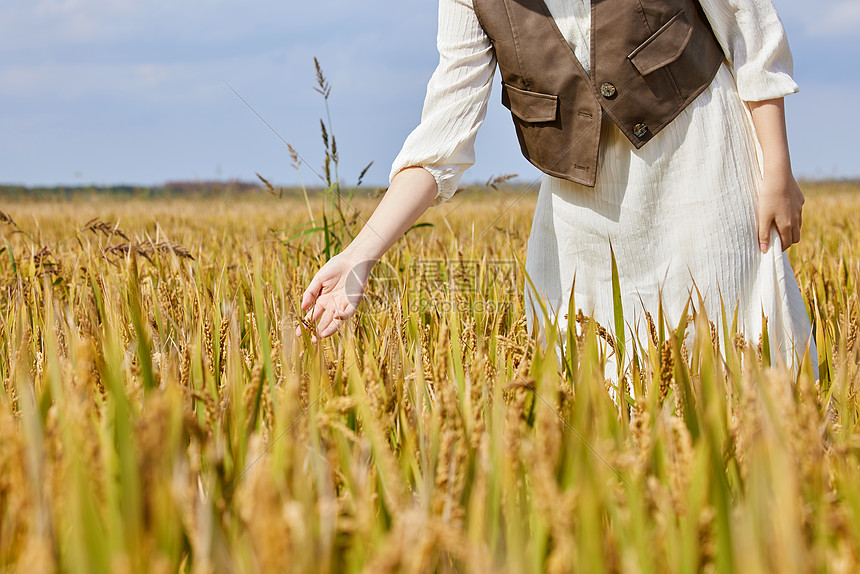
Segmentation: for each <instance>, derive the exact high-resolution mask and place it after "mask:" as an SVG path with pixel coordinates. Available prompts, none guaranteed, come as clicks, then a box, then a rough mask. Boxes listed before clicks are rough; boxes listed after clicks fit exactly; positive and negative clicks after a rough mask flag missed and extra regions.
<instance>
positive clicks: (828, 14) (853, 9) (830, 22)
mask: <svg viewBox="0 0 860 574" xmlns="http://www.w3.org/2000/svg"><path fill="white" fill-rule="evenodd" d="M818 13H819V14H820V16H818V17H817V18H816V19H815V20H813V22H812V23H811V24H810V26H809V28H808V30H809V34H810V35H812V36H842V35H851V36H854V37H856V35H857V30H858V28H860V0H842V1H841V2H837V3H835V4H829V5H826V6H825V7H824V8H823V9H821V10H819V11H818Z"/></svg>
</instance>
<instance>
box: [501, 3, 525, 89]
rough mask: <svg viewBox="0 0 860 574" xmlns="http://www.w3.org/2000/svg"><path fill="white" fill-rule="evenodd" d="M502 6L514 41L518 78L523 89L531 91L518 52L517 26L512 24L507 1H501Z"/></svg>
mask: <svg viewBox="0 0 860 574" xmlns="http://www.w3.org/2000/svg"><path fill="white" fill-rule="evenodd" d="M502 5H503V6H504V7H505V15H506V16H507V17H508V22H510V24H511V38H512V39H513V41H514V52H516V54H517V67H518V68H519V72H520V78H521V79H522V82H523V84H524V85H525V89H527V90H532V83H531V80H530V79H529V77H528V76H527V75H526V68H525V66H523V56H522V50H520V38H519V33H518V32H517V24H516V22H514V19H513V18H511V11H510V9H509V8H508V0H502Z"/></svg>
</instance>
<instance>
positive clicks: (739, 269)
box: [391, 0, 818, 380]
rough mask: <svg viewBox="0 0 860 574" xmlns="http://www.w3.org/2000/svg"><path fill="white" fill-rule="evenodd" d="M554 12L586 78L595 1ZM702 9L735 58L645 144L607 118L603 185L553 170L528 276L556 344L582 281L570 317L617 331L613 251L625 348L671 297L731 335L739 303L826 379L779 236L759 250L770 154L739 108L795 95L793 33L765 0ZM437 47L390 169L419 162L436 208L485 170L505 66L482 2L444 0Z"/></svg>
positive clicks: (754, 324)
mask: <svg viewBox="0 0 860 574" xmlns="http://www.w3.org/2000/svg"><path fill="white" fill-rule="evenodd" d="M545 2H546V4H547V7H548V8H549V10H550V13H551V14H552V16H553V18H554V19H555V21H556V23H557V24H558V27H559V29H560V30H561V32H562V34H563V35H564V36H565V39H566V40H567V41H568V43H569V44H570V45H571V47H572V49H573V51H574V53H575V54H576V56H577V58H578V59H579V60H580V62H582V64H583V66H584V67H585V69H586V71H588V70H589V69H590V61H589V58H590V56H589V39H590V31H591V26H590V23H591V22H590V2H588V1H587V0H545ZM700 3H701V5H702V8H703V9H704V11H705V14H706V15H707V17H708V20H709V21H710V23H711V26H712V28H713V30H714V33H715V35H716V37H717V40H718V41H719V43H720V44H721V46H722V47H723V51H724V52H725V54H726V61H725V62H724V63H723V65H722V66H721V67H720V69H719V71H718V73H717V75H716V77H715V79H714V81H713V82H712V84H711V85H710V86H709V87H708V89H706V90H705V91H704V92H703V93H702V94H701V95H700V96H699V97H698V98H696V100H694V101H693V102H692V103H691V104H690V105H689V106H688V107H687V108H685V109H684V111H682V112H681V114H680V115H679V116H678V117H677V118H675V119H674V120H673V121H672V122H671V123H670V124H669V125H668V126H667V127H665V128H664V129H663V130H662V131H661V132H660V133H658V134H657V135H656V136H655V137H654V138H653V139H652V140H651V141H650V142H648V143H647V144H646V145H645V146H643V147H642V148H641V149H639V150H637V149H635V148H634V147H633V146H632V145H631V144H630V142H629V140H628V139H627V138H626V137H625V136H624V135H623V134H622V133H621V132H620V131H619V130H618V128H617V127H616V126H615V124H614V123H612V121H611V120H609V119H607V118H606V117H604V120H603V124H602V133H601V141H600V151H599V156H598V169H597V183H596V186H595V187H594V188H589V187H585V186H582V185H579V184H576V183H573V182H570V181H567V180H563V179H559V178H556V177H553V176H549V175H544V176H543V180H542V184H541V188H540V192H539V195H538V200H537V207H536V210H535V214H534V220H533V223H532V229H531V233H530V236H529V241H528V253H527V256H526V271H527V273H528V274H529V276H530V277H531V279H532V282H533V283H534V285H535V287H536V289H537V290H538V295H539V296H540V297H541V298H542V299H543V301H544V304H545V305H546V306H547V307H548V308H549V310H550V312H551V319H556V318H557V319H558V322H559V325H560V327H561V329H562V334H563V333H564V329H566V320H565V319H564V315H565V314H566V313H567V305H568V299H569V297H570V293H571V286H572V285H573V282H574V274H575V275H576V283H575V290H574V295H575V303H576V307H577V308H582V309H583V311H584V312H585V313H586V314H590V315H592V316H593V317H594V318H595V319H596V320H597V321H598V322H599V323H600V324H601V325H603V326H604V327H605V328H607V329H608V330H609V331H610V332H614V329H613V325H614V311H613V302H612V279H611V277H612V275H611V266H610V241H611V243H612V249H613V251H614V253H615V257H616V261H617V265H618V273H619V283H620V288H621V294H622V305H623V310H624V317H625V322H626V323H627V332H626V338H627V345H628V346H627V348H628V349H630V348H631V345H632V339H631V337H632V336H634V333H635V336H637V337H639V338H640V339H639V340H640V341H642V344H644V342H645V340H646V339H645V337H646V336H647V330H648V325H647V321H646V320H645V316H644V311H645V310H647V311H649V312H650V313H651V315H652V316H653V317H654V320H655V321H656V320H657V319H656V318H657V304H658V297H659V296H660V295H661V293H662V302H663V308H664V314H665V316H666V319H667V321H668V322H669V325H671V326H676V325H677V324H678V321H679V319H680V316H681V313H682V312H683V309H684V306H685V304H686V303H687V302H688V300H689V299H690V297H691V295H692V305H693V307H696V308H698V306H699V305H698V301H699V299H698V297H699V294H701V296H702V298H703V300H704V303H705V310H706V312H707V315H708V317H709V319H711V320H712V321H714V323H715V325H716V327H717V330H718V332H720V334H721V331H722V329H721V323H720V317H721V311H720V295H722V301H723V303H724V305H725V308H726V315H727V318H728V321H729V325H731V320H732V316H733V311H734V307H735V305H737V306H738V329H739V331H742V332H744V333H745V336H746V337H747V339H748V340H749V341H750V342H751V343H752V344H756V343H757V342H758V340H759V335H760V334H761V325H762V314H764V315H765V316H766V317H767V320H768V332H769V334H770V341H771V356H772V357H774V360H778V358H782V359H783V360H784V361H785V362H786V363H787V364H788V365H789V366H791V367H792V368H795V369H796V367H797V360H796V357H795V351H794V349H796V350H797V352H798V353H799V356H802V355H803V352H804V350H805V348H806V345H807V343H809V346H810V357H811V359H812V365H813V370H814V372H815V376H816V378H817V377H818V359H817V351H816V348H815V343H814V341H813V340H812V339H811V336H810V335H811V327H810V322H809V318H808V315H807V311H806V308H805V306H804V303H803V299H802V297H801V294H800V290H799V288H798V285H797V283H796V281H795V278H794V272H793V270H792V268H791V265H790V263H789V260H788V256H787V254H785V253H783V252H782V247H781V244H780V240H779V235H778V234H777V232H776V229H775V228H772V229H771V238H770V247H769V249H768V251H767V253H764V254H762V253H761V251H760V250H759V247H758V238H757V237H758V235H757V227H756V205H757V198H758V189H759V187H760V183H761V150H760V148H759V146H758V142H757V140H756V137H755V132H754V128H753V124H752V118H751V116H750V114H749V110H748V107H747V106H746V105H745V104H744V101H745V100H746V101H760V100H766V99H770V98H778V97H782V96H786V95H788V94H791V93H794V92H796V91H797V90H798V87H797V84H796V83H795V82H794V80H793V79H792V76H791V74H792V67H793V66H792V58H791V52H790V51H789V47H788V42H787V40H786V37H785V31H784V29H783V26H782V23H781V22H780V20H779V17H778V16H777V13H776V10H775V9H774V7H773V5H772V3H771V0H700ZM438 48H439V53H440V62H439V66H438V67H437V69H436V71H435V72H434V74H433V76H432V78H431V80H430V83H429V84H428V88H427V96H426V99H425V102H424V111H423V114H422V118H421V123H420V125H419V126H418V127H417V128H416V129H415V130H414V131H413V132H412V133H411V134H410V136H409V137H408V138H407V140H406V142H405V143H404V145H403V148H402V150H401V151H400V154H399V155H398V156H397V158H396V159H395V161H394V165H393V166H392V169H391V177H392V178H393V177H394V175H395V174H397V172H399V171H400V170H402V169H404V168H406V167H409V166H423V167H425V168H427V169H428V171H430V173H432V174H433V175H434V177H435V178H436V180H437V184H438V186H439V191H438V194H437V197H436V199H435V201H434V203H433V205H438V204H440V203H442V202H444V201H447V200H448V199H449V198H450V197H451V196H452V195H453V194H454V192H455V191H456V189H457V186H458V183H459V181H460V177H461V176H462V174H463V172H464V171H465V170H466V169H467V168H468V167H469V166H471V165H472V164H473V163H474V161H475V159H474V142H475V136H476V134H477V131H478V128H479V127H480V125H481V123H482V121H483V119H484V116H485V114H486V109H487V102H488V99H489V96H490V91H491V85H492V80H493V76H494V72H495V68H496V60H495V55H494V53H493V50H492V46H491V44H490V41H489V39H488V37H487V36H486V34H485V32H484V31H483V29H482V27H481V25H480V23H479V22H478V20H477V18H476V16H475V12H474V10H473V8H472V0H440V3H439V32H438ZM512 129H513V128H512ZM694 285H695V287H694ZM696 288H698V293H696V291H695V289H696ZM524 295H525V298H526V304H527V310H529V312H528V317H527V319H528V323H527V325H528V329H529V332H532V331H533V329H534V326H535V325H534V319H533V317H532V312H531V311H530V310H534V312H535V313H536V316H537V319H538V321H539V323H540V325H539V326H540V327H541V328H542V329H543V318H542V315H541V311H540V308H539V306H537V304H536V302H535V300H534V299H533V295H534V294H533V292H532V291H531V288H530V287H529V286H528V282H526V292H525V293H524ZM556 313H557V315H556ZM542 329H541V331H540V333H541V334H542V335H543V333H544V332H543V330H542ZM721 339H722V336H721ZM562 340H563V339H562ZM725 343H726V342H725V341H721V346H720V348H721V350H723V349H724V348H725ZM614 372H615V367H614V363H612V361H611V360H610V363H609V364H608V365H607V371H606V374H607V377H609V378H611V379H613V380H615V379H617V377H614V375H613V373H614Z"/></svg>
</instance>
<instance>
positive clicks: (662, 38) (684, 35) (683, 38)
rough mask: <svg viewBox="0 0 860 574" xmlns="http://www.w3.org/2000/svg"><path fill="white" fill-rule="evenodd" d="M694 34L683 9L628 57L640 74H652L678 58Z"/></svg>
mask: <svg viewBox="0 0 860 574" xmlns="http://www.w3.org/2000/svg"><path fill="white" fill-rule="evenodd" d="M692 34H693V27H692V26H691V25H690V21H689V20H688V19H687V14H686V13H685V12H684V10H681V11H680V12H678V13H677V14H675V15H674V16H672V18H671V19H670V20H669V21H668V22H666V23H665V24H664V25H663V26H662V27H661V28H660V29H659V30H657V31H656V32H654V33H653V34H652V35H651V37H650V38H648V39H647V40H645V41H644V42H643V43H642V45H640V46H639V47H638V48H636V49H635V50H633V51H632V52H630V55H629V56H627V58H628V59H629V60H630V61H631V62H632V63H633V65H634V66H635V67H636V69H637V70H638V71H639V73H640V74H642V75H643V76H644V75H646V74H650V73H651V72H653V71H654V70H656V69H658V68H662V67H663V66H665V65H666V64H671V63H672V62H674V61H675V60H677V59H678V58H679V57H680V56H681V53H682V52H683V51H684V48H686V47H687V42H689V41H690V36H691V35H692Z"/></svg>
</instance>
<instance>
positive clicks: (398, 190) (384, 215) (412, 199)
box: [344, 167, 438, 261]
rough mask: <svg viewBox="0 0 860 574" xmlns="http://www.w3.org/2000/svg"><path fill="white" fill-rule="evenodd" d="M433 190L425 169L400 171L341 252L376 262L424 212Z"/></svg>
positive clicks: (433, 181) (434, 186) (430, 201)
mask: <svg viewBox="0 0 860 574" xmlns="http://www.w3.org/2000/svg"><path fill="white" fill-rule="evenodd" d="M437 191H438V187H437V185H436V180H435V178H434V177H433V176H432V175H430V172H428V171H427V170H426V169H423V168H421V167H410V168H406V169H404V170H402V171H401V172H399V173H398V174H397V175H396V176H395V177H394V179H393V180H392V181H391V187H389V188H388V191H386V192H385V195H384V196H383V197H382V201H380V202H379V205H378V206H377V207H376V210H374V212H373V214H372V215H371V216H370V219H368V220H367V223H366V224H365V225H364V227H363V228H362V230H361V231H360V232H359V234H358V235H357V236H356V237H355V239H353V241H352V243H350V244H349V245H348V246H347V247H346V249H344V253H346V254H348V255H350V256H351V257H354V258H357V259H360V260H363V261H365V260H372V261H376V260H378V259H379V258H380V257H382V256H383V255H384V254H385V252H386V251H388V249H389V248H390V247H391V246H392V245H393V244H394V243H395V242H396V241H397V240H398V239H400V237H401V236H403V234H404V233H406V230H407V229H409V228H410V227H411V226H412V224H413V223H415V221H416V220H417V219H418V218H419V217H421V215H422V214H423V213H424V212H425V211H427V208H428V207H430V204H431V203H432V202H433V200H434V199H435V198H436V193H437Z"/></svg>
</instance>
